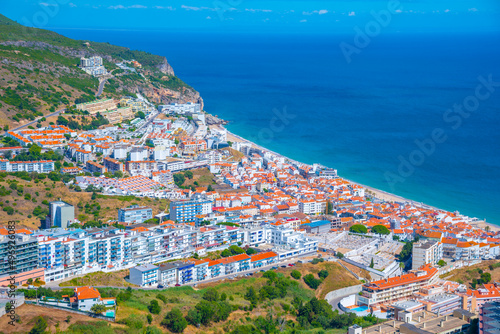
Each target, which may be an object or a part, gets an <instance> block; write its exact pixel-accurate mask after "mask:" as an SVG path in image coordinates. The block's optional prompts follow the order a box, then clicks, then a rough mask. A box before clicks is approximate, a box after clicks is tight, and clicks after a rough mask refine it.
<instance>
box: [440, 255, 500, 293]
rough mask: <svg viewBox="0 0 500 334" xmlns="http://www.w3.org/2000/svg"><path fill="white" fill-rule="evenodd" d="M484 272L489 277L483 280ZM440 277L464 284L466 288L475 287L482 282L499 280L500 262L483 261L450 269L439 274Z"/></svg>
mask: <svg viewBox="0 0 500 334" xmlns="http://www.w3.org/2000/svg"><path fill="white" fill-rule="evenodd" d="M486 273H487V274H489V277H490V279H489V280H488V281H487V282H484V281H483V279H482V277H481V276H482V274H486ZM440 278H443V279H446V280H448V281H454V282H458V283H460V284H465V285H466V286H467V288H472V289H475V288H477V287H478V286H480V285H481V284H483V283H491V282H498V281H500V264H499V262H498V261H497V260H490V261H483V262H481V263H479V264H475V265H473V266H466V267H462V268H459V269H455V270H452V271H450V272H448V273H446V274H444V275H441V276H440ZM483 278H484V276H483Z"/></svg>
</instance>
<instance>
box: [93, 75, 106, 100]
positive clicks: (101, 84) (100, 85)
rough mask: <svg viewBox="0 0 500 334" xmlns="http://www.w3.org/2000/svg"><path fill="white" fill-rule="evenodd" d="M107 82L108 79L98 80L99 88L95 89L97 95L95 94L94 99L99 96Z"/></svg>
mask: <svg viewBox="0 0 500 334" xmlns="http://www.w3.org/2000/svg"><path fill="white" fill-rule="evenodd" d="M107 80H108V78H104V79H99V88H98V89H97V93H95V96H96V97H99V96H101V94H102V91H103V89H104V84H105V83H106V81H107Z"/></svg>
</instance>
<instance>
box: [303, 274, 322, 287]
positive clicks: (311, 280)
mask: <svg viewBox="0 0 500 334" xmlns="http://www.w3.org/2000/svg"><path fill="white" fill-rule="evenodd" d="M304 282H305V283H306V284H307V285H308V286H309V287H310V288H311V289H314V290H316V289H317V288H318V287H319V285H320V284H321V280H319V279H317V278H315V277H314V275H313V274H307V275H306V276H304Z"/></svg>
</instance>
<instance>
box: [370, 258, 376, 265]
mask: <svg viewBox="0 0 500 334" xmlns="http://www.w3.org/2000/svg"><path fill="white" fill-rule="evenodd" d="M374 266H375V263H374V262H373V257H372V261H371V262H370V268H373V267H374Z"/></svg>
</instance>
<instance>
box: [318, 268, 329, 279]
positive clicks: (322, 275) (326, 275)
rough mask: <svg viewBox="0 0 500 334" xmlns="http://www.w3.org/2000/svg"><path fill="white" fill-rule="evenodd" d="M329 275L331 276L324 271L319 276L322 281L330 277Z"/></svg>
mask: <svg viewBox="0 0 500 334" xmlns="http://www.w3.org/2000/svg"><path fill="white" fill-rule="evenodd" d="M328 274H329V273H328V271H327V270H324V269H323V270H321V271H320V272H319V273H318V276H319V278H321V279H325V278H327V277H328Z"/></svg>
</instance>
